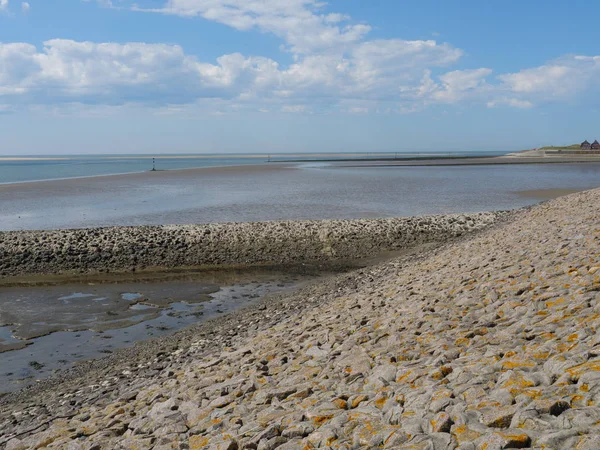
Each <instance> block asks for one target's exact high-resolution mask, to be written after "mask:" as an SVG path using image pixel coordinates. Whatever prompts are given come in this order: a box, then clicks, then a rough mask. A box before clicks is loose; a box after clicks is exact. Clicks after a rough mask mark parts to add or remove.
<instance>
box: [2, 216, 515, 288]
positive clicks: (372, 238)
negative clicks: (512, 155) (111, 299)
mask: <svg viewBox="0 0 600 450" xmlns="http://www.w3.org/2000/svg"><path fill="white" fill-rule="evenodd" d="M507 214H508V213H507V212H483V213H473V214H450V215H434V216H425V217H409V218H396V219H361V220H322V221H282V222H260V223H226V224H208V225H172V226H140V227H110V228H92V229H74V230H53V231H14V232H3V233H0V275H1V276H2V277H14V276H23V275H42V274H62V273H75V274H78V273H82V274H85V273H98V272H100V273H101V272H109V271H110V272H115V271H117V272H118V271H132V270H144V269H153V268H159V269H173V268H181V267H200V268H202V267H207V268H212V267H218V266H249V265H277V266H285V265H300V264H316V265H318V264H327V263H331V262H335V261H344V260H354V259H357V258H365V257H370V256H375V255H378V254H380V253H381V252H384V251H393V250H401V249H406V248H410V247H414V246H417V245H420V244H425V243H431V242H443V241H446V240H448V239H450V238H453V237H457V236H461V235H463V234H466V233H469V232H472V231H476V230H479V229H482V228H485V227H487V226H489V225H491V224H493V223H495V222H496V221H497V220H499V219H500V218H502V217H506V215H507Z"/></svg>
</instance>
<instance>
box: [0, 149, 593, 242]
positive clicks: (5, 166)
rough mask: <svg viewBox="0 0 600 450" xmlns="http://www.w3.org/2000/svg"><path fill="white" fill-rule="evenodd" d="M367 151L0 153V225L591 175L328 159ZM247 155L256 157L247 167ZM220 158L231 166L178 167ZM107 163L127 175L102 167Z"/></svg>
mask: <svg viewBox="0 0 600 450" xmlns="http://www.w3.org/2000/svg"><path fill="white" fill-rule="evenodd" d="M496 154H502V153H501V152H497V153H496ZM428 155H431V154H428ZM454 155H455V156H459V155H462V156H476V155H479V156H481V155H482V154H481V153H480V154H476V153H462V154H454ZM484 155H492V153H484ZM414 156H415V155H414V154H411V155H409V154H402V155H394V157H397V158H402V157H405V158H406V157H414ZM416 156H418V155H416ZM420 156H422V155H420ZM374 157H391V154H386V155H384V156H381V155H380V154H377V155H375V154H367V153H365V154H360V155H358V154H353V155H351V156H348V154H345V155H340V154H337V155H325V154H321V155H315V154H303V155H297V154H296V155H195V156H183V155H180V156H179V157H177V156H172V155H169V156H166V155H162V156H155V161H154V163H155V165H156V169H157V172H152V173H139V172H148V171H149V170H150V169H152V156H150V155H146V156H137V155H136V156H133V155H129V156H124V157H116V156H106V155H104V156H85V157H84V156H77V157H74V156H69V157H63V158H66V159H59V158H60V157H59V156H57V157H55V158H54V159H52V160H26V161H24V160H20V161H2V162H0V180H1V181H2V182H3V183H5V184H3V185H0V230H3V231H9V230H28V229H60V228H87V227H102V226H120V225H167V224H192V223H216V222H255V221H270V220H305V219H353V218H364V217H366V218H386V217H406V216H414V215H427V214H446V213H467V212H477V211H491V210H508V209H515V208H520V207H523V206H528V205H532V204H535V203H538V202H540V201H543V200H546V199H548V198H551V197H553V196H557V195H560V194H562V193H569V192H573V191H577V190H584V189H590V188H595V187H599V186H600V163H595V162H585V163H570V164H522V165H521V164H519V165H477V166H468V165H463V166H461V165H456V166H383V167H378V166H365V165H364V164H360V163H358V164H355V165H354V166H352V164H350V165H349V164H348V163H344V162H339V161H338V160H340V159H348V158H353V159H356V160H360V159H366V158H374ZM269 160H270V161H271V162H272V164H266V162H267V161H269ZM275 161H283V163H280V164H278V163H276V162H275ZM256 164H262V166H261V167H251V166H255V165H256ZM218 166H219V167H226V166H240V167H238V168H230V169H214V170H213V169H207V170H192V171H189V170H176V169H185V168H194V167H207V168H208V167H218ZM136 173H137V174H136ZM111 174H128V175H124V176H116V177H113V176H101V175H111ZM129 174H132V175H129ZM134 174H135V175H134ZM69 178H73V179H69ZM59 179H62V180H59ZM65 179H67V180H65ZM34 180H51V181H47V182H42V183H33V182H31V181H34Z"/></svg>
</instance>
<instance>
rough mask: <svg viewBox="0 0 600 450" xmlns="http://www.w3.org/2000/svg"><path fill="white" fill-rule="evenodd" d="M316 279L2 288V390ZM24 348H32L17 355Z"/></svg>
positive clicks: (198, 278)
mask: <svg viewBox="0 0 600 450" xmlns="http://www.w3.org/2000/svg"><path fill="white" fill-rule="evenodd" d="M314 278H315V277H314V276H307V275H295V274H290V273H277V272H262V271H258V270H252V271H245V272H229V273H219V272H212V273H209V272H204V273H185V274H178V275H176V276H175V275H174V276H170V277H160V276H157V277H156V279H154V280H152V279H145V281H143V282H140V281H139V280H138V281H137V282H136V281H127V282H122V281H119V282H114V280H110V281H111V282H110V283H107V284H103V283H98V281H97V280H94V282H93V283H89V284H88V285H85V284H82V283H81V280H77V282H76V283H74V284H69V283H67V284H64V283H63V284H59V285H56V286H47V285H46V286H23V287H10V288H0V350H5V351H4V352H2V353H0V392H8V391H12V390H15V389H19V388H21V387H23V386H25V385H27V384H31V383H33V382H35V380H36V379H42V378H45V377H48V376H50V375H52V374H53V373H54V372H55V371H56V370H58V369H63V368H66V367H69V366H70V365H72V364H73V363H76V362H77V361H81V360H85V359H91V358H98V357H101V356H105V355H106V354H109V353H111V352H113V351H115V350H116V349H119V348H123V347H127V346H131V345H132V344H133V343H134V342H138V341H144V340H147V339H151V338H155V337H159V336H165V335H169V334H172V333H173V332H175V331H176V330H179V329H181V328H183V327H186V326H189V325H192V324H195V323H199V322H202V321H205V320H208V319H212V318H215V317H218V316H221V315H224V314H227V313H229V312H231V311H234V310H236V309H238V308H240V307H242V306H246V305H249V304H251V303H252V302H255V301H257V300H258V299H260V298H262V297H264V296H265V295H268V294H272V293H276V292H282V291H290V290H293V289H296V288H297V287H299V286H300V285H302V284H304V283H306V282H308V281H309V280H312V279H314ZM207 292H210V293H207ZM167 295H168V297H167ZM99 299H102V300H99ZM15 338H19V339H15ZM18 345H20V346H24V345H26V346H25V347H24V348H17V349H11V347H14V346H18Z"/></svg>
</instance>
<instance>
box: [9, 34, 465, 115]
mask: <svg viewBox="0 0 600 450" xmlns="http://www.w3.org/2000/svg"><path fill="white" fill-rule="evenodd" d="M366 44H367V45H364V46H363V45H359V46H358V47H357V48H356V49H355V51H353V52H352V54H350V55H349V56H348V57H343V56H336V55H309V56H306V57H304V58H301V59H300V60H299V61H298V62H297V63H295V64H292V65H291V66H289V67H288V68H281V67H280V66H279V64H278V63H277V62H276V61H274V60H272V59H270V58H265V57H258V56H255V57H244V56H243V55H241V54H239V53H233V54H228V55H223V56H221V57H219V58H217V60H216V63H206V62H201V61H199V60H198V59H197V58H196V57H195V56H190V55H186V54H185V52H184V50H183V49H182V48H181V47H179V46H176V45H166V44H144V43H127V44H117V43H101V44H98V43H93V42H77V41H71V40H62V39H54V40H50V41H46V42H45V43H44V47H43V49H42V50H41V51H38V49H36V47H35V46H33V45H30V44H25V43H14V44H0V94H4V95H11V96H13V98H14V99H16V98H17V97H18V98H19V100H15V101H21V102H28V103H35V102H38V103H44V102H61V101H63V102H69V101H74V100H76V101H84V102H86V101H87V102H90V103H104V104H120V103H125V102H141V103H153V102H156V103H160V104H174V103H191V102H194V101H196V100H197V99H199V98H213V97H216V98H224V99H237V101H242V102H264V101H274V100H275V101H279V102H284V103H289V104H297V102H298V100H302V102H304V101H305V100H307V99H311V100H313V101H316V99H331V101H336V99H337V100H339V99H344V98H351V99H352V98H362V99H382V98H392V99H396V100H401V99H402V98H403V95H404V94H403V91H402V90H401V89H399V88H398V85H399V83H400V82H401V83H404V84H410V83H416V84H418V83H419V82H420V81H419V80H420V78H421V76H422V75H421V74H422V71H423V70H424V69H425V68H426V67H427V66H435V65H444V64H447V63H448V62H450V61H453V60H455V59H456V58H457V57H458V55H459V54H460V51H457V50H456V49H453V48H452V47H450V46H447V45H441V46H440V45H437V44H435V43H433V42H429V41H426V42H423V41H394V42H389V43H388V44H389V45H388V46H387V47H385V50H383V51H379V52H375V51H369V48H372V47H370V44H369V43H366ZM381 45H382V46H384V44H383V43H382V44H381Z"/></svg>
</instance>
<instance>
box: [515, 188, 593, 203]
mask: <svg viewBox="0 0 600 450" xmlns="http://www.w3.org/2000/svg"><path fill="white" fill-rule="evenodd" d="M588 189H593V187H592V186H590V187H588V188H582V189H563V188H551V189H528V190H523V191H515V193H516V194H517V195H520V196H521V197H527V198H535V199H536V200H552V199H553V198H558V197H562V196H563V195H569V194H574V193H576V192H581V191H586V190H588Z"/></svg>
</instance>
